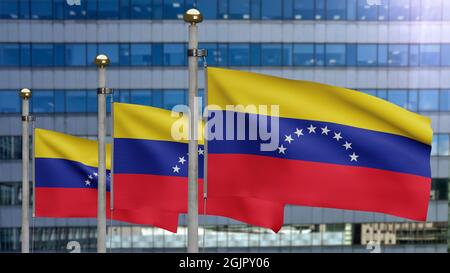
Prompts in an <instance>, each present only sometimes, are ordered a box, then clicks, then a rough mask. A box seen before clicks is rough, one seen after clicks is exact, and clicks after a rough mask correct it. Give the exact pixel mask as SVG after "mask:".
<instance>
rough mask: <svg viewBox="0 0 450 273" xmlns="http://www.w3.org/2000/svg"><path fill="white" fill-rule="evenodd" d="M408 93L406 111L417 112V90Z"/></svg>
mask: <svg viewBox="0 0 450 273" xmlns="http://www.w3.org/2000/svg"><path fill="white" fill-rule="evenodd" d="M408 93H409V94H408V109H409V110H411V111H417V107H418V106H419V94H418V93H417V90H409V92H408Z"/></svg>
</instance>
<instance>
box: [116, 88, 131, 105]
mask: <svg viewBox="0 0 450 273" xmlns="http://www.w3.org/2000/svg"><path fill="white" fill-rule="evenodd" d="M115 93H116V92H115ZM118 101H119V102H130V91H129V90H124V89H121V90H120V93H119V98H118Z"/></svg>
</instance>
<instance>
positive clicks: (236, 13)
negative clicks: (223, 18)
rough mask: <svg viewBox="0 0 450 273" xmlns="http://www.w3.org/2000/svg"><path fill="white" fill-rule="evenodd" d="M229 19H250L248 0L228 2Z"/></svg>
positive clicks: (231, 0) (230, 0)
mask: <svg viewBox="0 0 450 273" xmlns="http://www.w3.org/2000/svg"><path fill="white" fill-rule="evenodd" d="M228 5H229V6H228V10H229V12H228V14H229V19H245V20H247V19H250V0H229V2H228Z"/></svg>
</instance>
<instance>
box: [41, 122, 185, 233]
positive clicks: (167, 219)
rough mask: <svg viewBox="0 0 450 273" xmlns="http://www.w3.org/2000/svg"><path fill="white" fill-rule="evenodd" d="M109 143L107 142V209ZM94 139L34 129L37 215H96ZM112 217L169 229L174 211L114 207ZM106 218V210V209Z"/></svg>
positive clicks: (175, 217)
mask: <svg viewBox="0 0 450 273" xmlns="http://www.w3.org/2000/svg"><path fill="white" fill-rule="evenodd" d="M110 163H111V154H110V146H109V145H107V161H106V167H107V169H108V170H107V175H106V177H107V196H106V197H107V200H106V202H107V208H109V197H110V196H109V190H110V181H109V177H110V176H109V174H110V172H109V169H110ZM97 168H98V144H97V141H93V140H88V139H84V138H80V137H75V136H71V135H66V134H62V133H58V132H54V131H49V130H44V129H35V176H36V187H35V191H36V192H35V198H36V202H35V207H36V216H37V217H55V218H66V217H80V218H94V217H97V185H98V173H97ZM112 216H113V218H114V220H119V221H124V222H130V223H135V224H144V225H154V226H158V227H161V228H164V229H167V230H169V231H172V232H176V230H177V226H178V214H177V213H172V212H167V211H161V210H153V209H148V208H147V209H141V210H120V209H114V213H113V215H112ZM107 217H108V218H110V210H109V209H107Z"/></svg>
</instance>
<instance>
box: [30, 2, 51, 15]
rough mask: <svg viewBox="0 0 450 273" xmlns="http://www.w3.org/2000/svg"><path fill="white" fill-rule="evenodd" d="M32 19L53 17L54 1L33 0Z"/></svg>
mask: <svg viewBox="0 0 450 273" xmlns="http://www.w3.org/2000/svg"><path fill="white" fill-rule="evenodd" d="M30 4H31V19H52V18H53V3H52V0H32V1H30Z"/></svg>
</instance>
